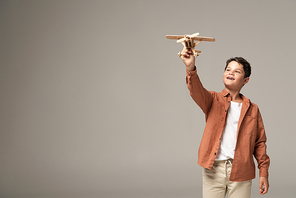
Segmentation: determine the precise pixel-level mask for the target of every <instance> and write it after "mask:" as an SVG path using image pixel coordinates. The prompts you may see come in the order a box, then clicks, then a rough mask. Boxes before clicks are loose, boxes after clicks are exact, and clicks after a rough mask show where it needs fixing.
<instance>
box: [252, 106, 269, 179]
mask: <svg viewBox="0 0 296 198" xmlns="http://www.w3.org/2000/svg"><path fill="white" fill-rule="evenodd" d="M257 120H258V123H257V127H258V128H257V137H256V142H255V150H254V156H255V158H256V160H257V162H258V169H259V176H260V177H268V176H269V173H268V168H269V165H270V158H269V156H268V155H267V154H266V148H267V146H266V141H267V137H266V134H265V129H264V125H263V120H262V117H261V114H260V111H259V109H258V119H257Z"/></svg>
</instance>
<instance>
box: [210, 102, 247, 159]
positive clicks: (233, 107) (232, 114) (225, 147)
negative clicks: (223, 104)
mask: <svg viewBox="0 0 296 198" xmlns="http://www.w3.org/2000/svg"><path fill="white" fill-rule="evenodd" d="M241 108H242V103H237V102H232V101H231V104H230V107H229V109H228V115H227V121H226V126H225V129H224V131H223V134H222V137H221V142H220V148H219V151H218V154H217V157H216V160H227V159H233V157H234V151H235V146H236V133H237V125H238V120H239V116H240V113H241Z"/></svg>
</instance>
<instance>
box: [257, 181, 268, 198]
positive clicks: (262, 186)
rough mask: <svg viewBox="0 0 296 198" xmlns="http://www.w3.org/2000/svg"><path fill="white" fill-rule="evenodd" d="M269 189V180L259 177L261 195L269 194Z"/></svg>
mask: <svg viewBox="0 0 296 198" xmlns="http://www.w3.org/2000/svg"><path fill="white" fill-rule="evenodd" d="M268 188H269V183H268V178H267V177H259V194H261V195H264V194H266V193H267V191H268Z"/></svg>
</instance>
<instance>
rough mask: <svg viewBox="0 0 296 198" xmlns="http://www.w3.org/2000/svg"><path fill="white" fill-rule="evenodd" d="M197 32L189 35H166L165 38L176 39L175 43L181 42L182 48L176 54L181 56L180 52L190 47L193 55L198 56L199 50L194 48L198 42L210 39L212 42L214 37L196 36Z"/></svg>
mask: <svg viewBox="0 0 296 198" xmlns="http://www.w3.org/2000/svg"><path fill="white" fill-rule="evenodd" d="M198 35H199V33H195V34H191V35H185V36H184V35H166V38H167V39H178V40H177V43H182V44H183V46H184V48H183V50H182V52H179V53H178V56H182V54H183V53H184V51H185V50H186V49H187V48H190V49H192V51H193V53H194V56H195V57H197V56H199V53H201V51H200V50H196V49H194V48H195V47H196V46H197V45H198V44H199V43H200V42H202V41H210V42H214V41H215V39H214V38H210V37H201V36H198ZM195 40H197V42H196V43H195Z"/></svg>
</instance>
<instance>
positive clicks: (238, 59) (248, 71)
mask: <svg viewBox="0 0 296 198" xmlns="http://www.w3.org/2000/svg"><path fill="white" fill-rule="evenodd" d="M232 61H235V62H237V63H239V64H241V65H242V66H243V68H244V72H245V78H246V77H250V76H251V65H250V63H249V62H248V61H247V60H246V59H244V58H243V57H234V58H230V59H228V60H227V61H226V66H225V69H224V70H226V68H227V66H228V64H229V63H230V62H232Z"/></svg>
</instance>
